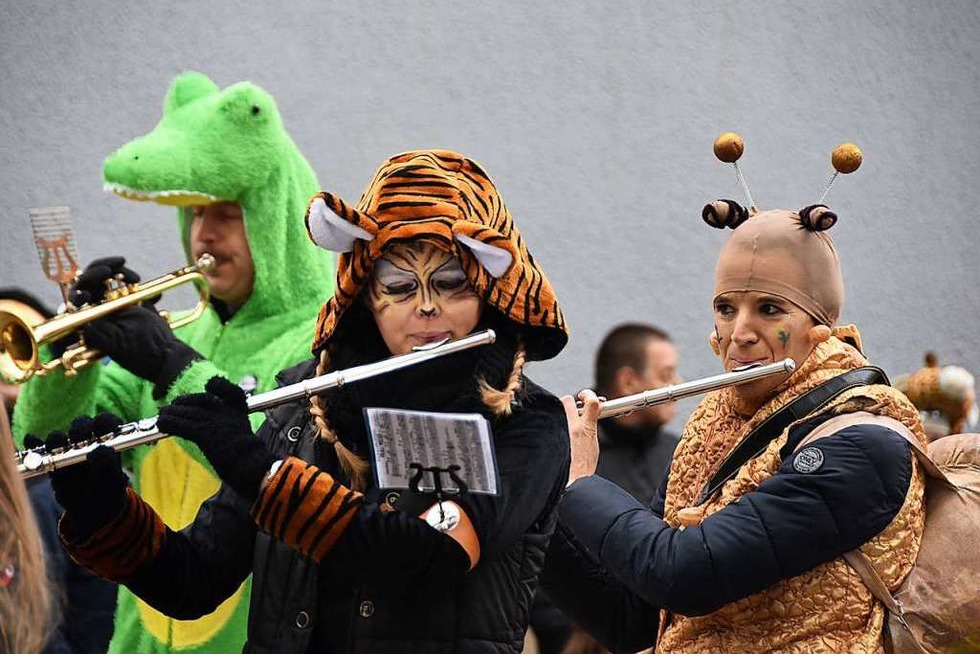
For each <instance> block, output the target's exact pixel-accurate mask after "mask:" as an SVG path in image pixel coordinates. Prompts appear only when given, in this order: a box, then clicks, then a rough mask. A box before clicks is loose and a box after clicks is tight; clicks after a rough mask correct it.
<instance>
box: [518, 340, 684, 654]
mask: <svg viewBox="0 0 980 654" xmlns="http://www.w3.org/2000/svg"><path fill="white" fill-rule="evenodd" d="M677 365H678V357H677V349H676V348H675V347H674V344H673V343H672V342H671V339H670V336H669V335H668V334H667V332H665V331H663V330H662V329H659V328H658V327H655V326H653V325H649V324H646V323H624V324H621V325H617V326H616V327H613V328H612V329H611V330H610V331H609V332H608V333H607V334H606V335H605V337H603V339H602V342H601V343H600V344H599V349H598V350H597V351H596V356H595V384H594V386H593V388H594V389H595V392H596V393H597V394H598V395H599V396H601V397H605V398H608V399H610V400H612V399H615V398H618V397H623V396H626V395H632V394H634V393H639V392H642V391H646V390H651V389H654V388H660V387H662V386H667V385H669V384H676V383H678V381H679V378H678V375H677ZM675 411H676V404H675V403H673V402H669V403H667V404H660V405H657V406H652V407H647V408H646V409H643V410H640V411H634V412H633V413H630V414H627V415H623V416H618V417H615V418H610V419H607V420H603V421H602V422H600V423H599V425H598V429H599V463H598V466H597V468H596V474H597V475H599V476H600V477H602V478H604V479H608V480H609V481H611V482H613V483H614V484H616V485H617V486H619V487H620V488H622V489H623V490H625V491H626V492H628V493H629V494H630V495H632V496H633V497H635V498H636V499H637V501H639V502H641V503H642V504H643V505H644V506H649V505H650V504H651V503H652V502H653V499H654V495H655V494H656V492H657V488H658V487H659V486H660V482H661V481H662V480H663V478H664V475H665V474H666V473H667V466H668V464H669V463H670V457H671V455H673V453H674V448H675V447H676V446H677V435H676V434H672V433H669V432H667V431H666V430H665V429H664V426H665V425H666V424H667V423H668V422H670V421H671V420H672V419H673V417H674V413H675ZM531 626H532V627H533V628H534V634H535V636H536V637H537V641H538V648H539V650H540V651H541V654H559V653H561V652H565V653H566V654H571V652H573V651H574V652H580V651H602V650H603V648H602V647H601V646H600V645H598V644H597V643H595V642H594V641H592V639H591V638H590V637H589V636H588V634H586V633H584V632H582V631H581V629H580V628H579V627H577V626H576V625H575V623H574V622H573V621H572V620H570V619H569V618H568V616H566V615H564V614H563V613H562V612H561V611H560V610H559V609H558V608H557V607H556V606H555V605H554V603H553V602H552V601H551V600H550V599H549V598H548V594H547V593H546V592H545V591H543V590H539V591H538V594H537V595H536V596H535V599H534V606H533V607H532V612H531ZM570 639H571V640H573V641H574V644H569V641H570Z"/></svg>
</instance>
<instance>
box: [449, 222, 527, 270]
mask: <svg viewBox="0 0 980 654" xmlns="http://www.w3.org/2000/svg"><path fill="white" fill-rule="evenodd" d="M454 236H455V237H456V240H458V241H459V242H460V243H462V244H463V245H465V246H466V247H468V248H469V249H470V251H471V252H472V253H473V256H474V257H476V259H477V261H479V262H480V264H481V265H482V266H483V267H484V268H486V269H487V272H488V273H490V274H491V275H493V276H494V277H496V278H498V279H499V278H500V277H502V276H503V275H504V273H506V272H507V269H508V268H510V265H511V264H512V263H513V262H514V257H513V256H512V255H511V253H510V252H509V251H507V250H505V249H504V248H498V247H497V246H496V245H490V244H489V243H484V242H483V241H478V240H476V239H475V238H472V237H469V236H466V235H465V234H459V233H457V234H454Z"/></svg>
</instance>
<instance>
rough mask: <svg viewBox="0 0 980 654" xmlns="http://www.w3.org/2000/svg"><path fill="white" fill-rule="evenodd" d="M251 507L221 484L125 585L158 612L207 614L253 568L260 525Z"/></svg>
mask: <svg viewBox="0 0 980 654" xmlns="http://www.w3.org/2000/svg"><path fill="white" fill-rule="evenodd" d="M249 509H250V507H249V504H248V502H246V501H245V500H244V499H242V498H241V497H240V496H239V495H238V494H237V493H235V491H233V490H231V488H229V487H227V486H225V485H223V484H222V486H221V488H220V489H219V490H218V492H217V493H216V494H215V495H213V496H211V497H210V498H209V499H208V500H207V501H206V502H204V504H202V505H201V508H200V509H199V510H198V512H197V516H196V517H195V518H194V522H192V523H191V524H190V525H188V526H187V527H186V528H184V529H183V530H182V531H179V532H175V531H172V530H170V529H169V528H168V529H167V533H166V536H165V538H164V542H163V545H162V547H161V549H160V552H159V554H158V555H157V556H156V557H155V558H153V559H152V560H150V561H148V562H147V563H145V564H143V565H142V566H140V568H139V569H138V570H137V572H136V574H135V575H134V576H133V577H132V578H131V579H130V580H129V581H128V582H127V583H126V585H127V586H128V587H129V589H130V590H132V591H133V592H134V593H135V594H136V595H137V596H139V597H140V598H142V599H143V600H145V601H146V602H147V603H148V604H150V606H152V607H153V608H155V609H157V610H158V611H160V612H162V613H165V614H167V615H169V616H170V617H173V618H177V619H178V620H192V619H195V618H199V617H201V616H203V615H207V614H208V613H210V612H211V611H213V610H214V609H216V608H217V607H218V605H219V604H221V602H223V601H224V600H226V599H227V598H228V597H230V596H231V594H232V593H234V592H235V590H236V589H237V588H238V587H239V586H240V585H241V584H242V582H243V581H245V578H246V577H248V574H249V573H250V572H251V570H252V558H253V555H254V550H255V533H256V527H255V523H254V522H253V520H252V517H251V515H250V513H249Z"/></svg>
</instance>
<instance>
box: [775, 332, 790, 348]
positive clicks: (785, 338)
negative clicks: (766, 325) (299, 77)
mask: <svg viewBox="0 0 980 654" xmlns="http://www.w3.org/2000/svg"><path fill="white" fill-rule="evenodd" d="M776 335H777V336H778V337H779V342H780V343H782V344H783V348H785V347H786V344H787V343H789V332H787V331H786V330H785V329H780V330H779V331H777V332H776Z"/></svg>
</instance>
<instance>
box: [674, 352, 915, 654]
mask: <svg viewBox="0 0 980 654" xmlns="http://www.w3.org/2000/svg"><path fill="white" fill-rule="evenodd" d="M864 365H867V361H866V360H865V358H864V357H863V356H862V355H861V354H860V353H859V352H858V351H857V350H856V349H855V348H853V347H851V346H850V345H848V344H846V343H844V342H843V341H841V340H838V339H837V338H836V337H832V338H831V339H830V340H828V341H827V342H825V343H821V344H819V345H817V347H816V348H815V350H814V351H813V353H811V355H810V357H808V358H807V359H806V361H804V362H803V363H802V365H801V366H800V367H799V368H798V369H797V371H796V372H794V373H793V375H792V376H791V377H790V378H789V379H788V380H787V381H786V382H785V383H784V384H783V385H782V386H781V387H780V388H779V389H777V392H776V395H775V396H774V397H773V398H772V399H771V400H770V401H769V402H767V403H766V404H765V405H764V406H763V407H761V408H760V409H759V410H758V411H756V412H754V413H753V414H752V415H749V416H746V415H743V414H742V413H740V411H739V409H740V406H739V402H738V399H737V397H738V396H737V395H736V394H735V392H734V391H733V390H732V389H731V388H728V389H724V390H722V391H718V392H715V393H712V394H710V395H708V396H706V397H705V399H704V400H703V401H702V402H701V403H700V405H699V406H698V408H697V409H696V410H695V412H694V413H693V414H692V416H691V418H690V419H689V420H688V422H687V424H686V426H685V428H684V432H683V434H682V436H681V441H680V443H679V444H678V447H677V450H676V451H675V453H674V459H673V462H672V464H671V468H670V477H669V482H668V486H667V494H666V498H665V503H664V520H665V521H666V522H667V523H668V524H669V525H671V526H673V527H680V526H682V525H690V524H698V523H700V521H702V520H704V519H705V518H707V517H708V516H710V515H712V514H713V513H715V512H717V511H719V510H720V509H722V508H724V507H726V506H728V505H729V504H731V503H733V502H736V501H738V499H739V498H740V497H742V496H743V495H745V494H746V493H750V492H752V491H754V490H755V489H756V488H757V487H758V486H759V485H760V484H761V483H763V482H764V481H765V480H767V479H769V478H770V477H772V476H773V475H775V474H776V472H777V471H778V470H779V468H780V465H781V464H782V462H783V458H784V457H783V456H782V455H781V452H780V450H781V448H782V447H783V446H784V444H785V443H786V440H787V437H788V434H789V431H790V429H787V430H785V431H784V432H783V433H782V435H781V436H780V437H778V438H777V439H776V440H774V441H773V442H772V443H770V445H769V446H768V447H767V448H766V449H765V451H764V452H763V453H762V454H760V455H759V456H757V457H755V458H754V459H752V460H750V461H749V462H748V463H746V464H745V465H744V466H743V467H742V468H741V469H740V470H739V471H738V472H737V474H736V475H735V476H734V477H732V478H731V479H730V480H729V481H728V482H726V483H725V485H724V486H723V487H722V488H721V489H720V490H719V491H717V492H716V493H715V495H714V496H713V497H712V498H710V499H709V500H708V501H707V502H706V503H704V504H702V505H700V506H699V507H694V504H695V503H696V501H697V497H698V494H699V492H700V491H701V489H703V488H704V487H705V484H706V483H707V482H708V480H709V479H710V478H711V476H712V474H713V473H714V472H715V471H716V470H717V469H718V467H719V466H720V465H721V463H722V461H724V459H725V458H726V457H727V456H728V454H729V453H730V452H731V451H732V450H733V449H734V448H735V447H736V446H737V445H738V443H739V442H740V441H741V440H742V439H743V438H744V437H745V435H747V434H748V433H749V432H750V431H751V430H752V429H753V428H755V427H756V426H757V425H758V424H759V423H761V422H762V421H763V420H765V419H766V418H767V417H768V416H770V415H772V414H773V413H774V412H775V411H777V410H778V409H780V408H781V407H783V406H785V405H786V404H787V403H789V402H790V401H792V400H793V399H795V398H797V397H799V396H800V395H802V394H803V393H805V392H807V391H809V390H810V389H812V388H814V387H815V386H817V385H819V384H821V383H823V382H825V381H827V380H828V379H830V378H832V377H835V376H837V375H840V374H842V373H844V372H846V371H848V370H852V369H854V368H858V367H861V366H864ZM857 410H862V411H869V412H871V413H874V414H877V415H884V416H888V417H891V418H894V419H896V420H899V421H901V422H902V423H904V424H905V425H907V426H908V427H909V428H910V429H911V430H912V431H913V433H914V434H915V435H916V436H917V437H918V438H919V439H920V441H921V442H922V443H925V436H924V434H923V432H922V426H921V422H920V420H919V416H918V412H917V411H916V409H915V407H914V406H912V404H911V403H910V402H909V401H908V400H907V399H906V398H905V397H904V396H903V395H902V394H901V393H899V392H897V391H895V390H894V389H892V388H891V387H889V386H880V385H874V386H863V387H859V388H856V389H852V390H850V391H847V392H845V393H843V394H842V395H840V396H838V397H837V398H835V400H833V401H832V402H831V403H830V405H829V406H827V407H824V408H823V409H821V412H822V411H827V412H837V413H846V412H850V411H857ZM783 454H785V453H783ZM911 461H912V476H911V479H910V482H909V485H908V491H907V493H906V496H905V501H904V504H903V505H902V506H901V508H900V509H899V511H898V513H897V514H896V515H895V516H894V518H893V519H892V520H891V522H890V524H888V526H887V527H885V529H884V530H883V531H881V532H880V533H878V534H877V535H876V536H875V537H873V538H872V539H871V540H870V541H868V542H866V543H865V544H864V545H863V546H862V547H861V550H862V551H863V552H864V553H865V554H867V555H868V556H869V557H870V559H871V561H872V562H873V563H874V565H875V568H876V569H877V571H878V572H879V574H880V575H881V577H882V579H883V580H884V581H885V583H886V584H887V585H888V587H889V589H891V590H894V589H895V588H897V587H898V586H899V584H900V583H901V582H902V581H903V580H904V579H905V577H906V576H907V575H908V574H909V572H910V571H911V569H912V567H913V565H914V563H915V558H916V555H917V553H918V550H919V544H920V542H921V539H922V531H923V526H924V521H925V513H924V502H923V490H924V480H923V475H922V472H921V470H920V469H919V467H918V463H917V462H916V461H915V457H911ZM803 519H805V516H804V517H803ZM884 617H885V612H884V609H883V607H882V605H881V604H880V603H878V602H877V601H876V600H875V599H874V598H873V597H872V595H871V593H870V592H869V591H868V589H867V588H866V587H865V585H864V584H863V583H862V581H861V579H860V578H859V577H858V575H857V574H856V573H855V572H854V571H853V570H852V569H851V568H850V567H849V566H848V565H847V563H845V561H844V559H842V558H839V557H838V558H835V559H833V560H831V561H827V562H825V563H822V564H820V565H818V566H817V567H815V568H812V569H810V570H808V571H806V572H804V573H802V574H799V575H796V576H794V577H790V578H788V579H784V580H782V581H780V582H778V583H776V584H775V585H773V586H770V587H769V588H767V589H765V590H762V591H761V592H758V593H755V594H753V595H750V596H748V597H744V598H743V599H740V600H738V601H735V602H731V603H729V604H726V605H724V606H722V607H721V608H719V609H717V610H715V611H714V612H712V613H709V614H707V615H703V616H695V617H685V616H681V615H678V614H672V613H669V612H667V611H663V612H662V613H661V620H660V632H659V637H658V648H657V651H660V652H670V653H675V652H685V653H686V652H692V653H694V652H879V651H882V645H881V640H882V639H881V636H882V627H883V620H884Z"/></svg>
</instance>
